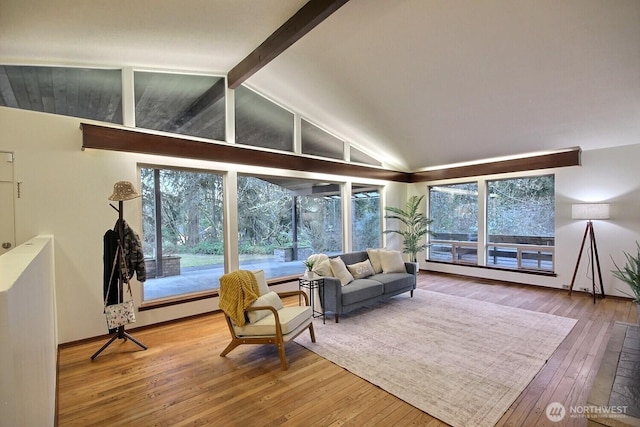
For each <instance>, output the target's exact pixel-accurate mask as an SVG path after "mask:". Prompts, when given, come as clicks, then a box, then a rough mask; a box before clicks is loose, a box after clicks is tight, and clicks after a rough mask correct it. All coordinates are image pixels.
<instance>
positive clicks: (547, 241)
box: [487, 175, 555, 271]
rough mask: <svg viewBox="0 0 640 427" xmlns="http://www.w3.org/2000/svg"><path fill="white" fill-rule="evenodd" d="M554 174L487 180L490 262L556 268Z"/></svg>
mask: <svg viewBox="0 0 640 427" xmlns="http://www.w3.org/2000/svg"><path fill="white" fill-rule="evenodd" d="M554 232H555V189H554V176H553V175H544V176H536V177H527V178H514V179H502V180H494V181H487V265H490V266H496V267H506V268H517V269H528V270H549V271H553V249H554Z"/></svg>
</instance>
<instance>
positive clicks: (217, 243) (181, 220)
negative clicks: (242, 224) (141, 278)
mask: <svg viewBox="0 0 640 427" xmlns="http://www.w3.org/2000/svg"><path fill="white" fill-rule="evenodd" d="M140 173H141V178H142V185H141V188H142V235H143V236H142V240H143V252H144V254H145V265H146V267H147V281H146V282H145V283H144V300H145V301H148V300H154V299H159V298H169V297H176V296H181V295H185V294H191V293H194V292H202V291H211V290H214V289H217V288H218V286H219V282H218V279H219V278H220V276H222V275H223V274H224V259H223V256H224V245H223V235H224V234H223V221H222V219H223V217H222V213H223V209H222V205H223V204H222V202H223V191H222V175H219V174H214V173H207V172H192V171H184V170H173V169H154V168H142V169H141V170H140Z"/></svg>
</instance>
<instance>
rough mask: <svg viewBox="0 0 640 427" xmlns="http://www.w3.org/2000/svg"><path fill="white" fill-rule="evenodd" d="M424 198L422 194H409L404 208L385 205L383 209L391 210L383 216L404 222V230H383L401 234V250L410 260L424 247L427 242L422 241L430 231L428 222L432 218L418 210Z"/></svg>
mask: <svg viewBox="0 0 640 427" xmlns="http://www.w3.org/2000/svg"><path fill="white" fill-rule="evenodd" d="M423 200H424V195H422V196H411V197H410V198H409V199H408V200H407V203H406V205H405V207H404V209H401V208H396V207H392V206H387V207H385V210H387V211H388V212H391V213H390V214H388V215H385V216H384V217H385V218H386V219H397V220H398V221H400V222H401V223H402V224H404V230H385V233H396V234H399V235H400V236H402V239H403V247H402V252H404V253H405V254H409V255H410V256H411V261H413V262H416V261H417V260H418V259H417V254H418V252H420V251H421V250H423V249H425V248H426V247H427V246H428V244H427V243H426V241H424V240H423V239H424V237H425V236H427V234H431V233H432V232H431V231H430V230H429V224H431V223H432V222H433V220H431V219H429V218H427V216H426V215H425V214H424V213H422V212H421V211H420V205H421V204H422V201H423Z"/></svg>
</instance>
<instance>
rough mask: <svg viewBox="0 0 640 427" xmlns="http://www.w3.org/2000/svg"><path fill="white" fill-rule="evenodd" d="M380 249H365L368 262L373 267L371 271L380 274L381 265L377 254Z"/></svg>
mask: <svg viewBox="0 0 640 427" xmlns="http://www.w3.org/2000/svg"><path fill="white" fill-rule="evenodd" d="M381 250H382V249H367V255H368V256H369V261H371V266H373V271H374V272H375V273H376V274H377V273H382V264H380V255H379V252H380V251H381Z"/></svg>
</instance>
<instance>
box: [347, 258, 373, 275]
mask: <svg viewBox="0 0 640 427" xmlns="http://www.w3.org/2000/svg"><path fill="white" fill-rule="evenodd" d="M347 268H348V269H349V272H350V273H351V275H352V276H353V278H354V279H363V278H365V277H369V276H373V275H374V274H375V272H374V271H373V266H372V265H371V262H369V260H368V259H366V260H364V261H362V262H358V263H355V264H351V265H347Z"/></svg>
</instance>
